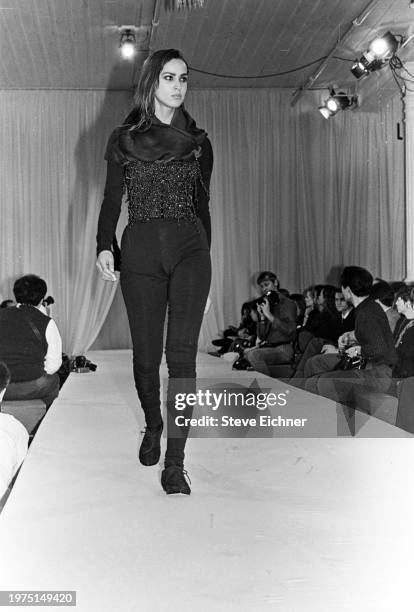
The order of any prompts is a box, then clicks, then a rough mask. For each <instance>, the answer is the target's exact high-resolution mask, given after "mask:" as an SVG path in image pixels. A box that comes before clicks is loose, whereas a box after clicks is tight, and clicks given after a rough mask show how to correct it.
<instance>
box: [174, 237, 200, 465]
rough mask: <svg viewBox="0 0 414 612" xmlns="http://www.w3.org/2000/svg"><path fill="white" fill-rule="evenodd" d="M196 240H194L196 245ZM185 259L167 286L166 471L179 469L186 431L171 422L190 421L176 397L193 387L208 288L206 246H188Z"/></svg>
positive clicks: (185, 428)
mask: <svg viewBox="0 0 414 612" xmlns="http://www.w3.org/2000/svg"><path fill="white" fill-rule="evenodd" d="M199 239H200V237H199V236H197V242H198V241H199ZM188 252H189V254H188V256H187V257H184V258H183V259H181V261H180V262H179V263H178V264H177V265H176V266H175V268H174V270H173V272H172V274H171V278H170V285H169V294H168V301H169V309H168V333H167V343H166V358H167V365H168V373H169V384H168V397H167V409H168V413H169V415H170V418H169V436H168V443H167V452H166V455H165V465H166V467H167V466H168V465H170V464H178V465H182V464H183V461H184V447H185V442H186V439H187V435H188V429H189V428H188V427H177V426H175V423H174V418H175V416H177V414H182V415H183V416H184V417H185V418H189V417H191V414H192V407H190V406H188V405H187V407H186V409H185V410H184V411H180V413H178V412H177V411H176V410H175V404H174V398H175V395H176V393H192V392H194V391H195V386H196V355H197V344H198V336H199V333H200V327H201V323H202V320H203V313H204V308H205V304H206V300H207V296H208V291H209V288H210V280H211V262H210V253H209V250H208V246H207V244H206V243H205V242H204V241H203V242H202V243H201V247H199V248H197V249H196V250H194V249H193V248H191V243H190V244H189V245H188Z"/></svg>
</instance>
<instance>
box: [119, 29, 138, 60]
mask: <svg viewBox="0 0 414 612" xmlns="http://www.w3.org/2000/svg"><path fill="white" fill-rule="evenodd" d="M120 29H121V40H120V42H119V48H120V49H121V55H122V57H123V58H124V59H132V58H133V57H135V55H136V52H137V47H136V39H135V32H134V30H133V29H132V28H125V27H124V28H120Z"/></svg>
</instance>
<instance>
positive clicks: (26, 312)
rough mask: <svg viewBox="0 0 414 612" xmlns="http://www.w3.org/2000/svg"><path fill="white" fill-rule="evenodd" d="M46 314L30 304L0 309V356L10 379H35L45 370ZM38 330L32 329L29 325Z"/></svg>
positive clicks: (16, 380)
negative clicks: (9, 374) (7, 369)
mask: <svg viewBox="0 0 414 612" xmlns="http://www.w3.org/2000/svg"><path fill="white" fill-rule="evenodd" d="M49 321H50V317H48V316H46V315H45V314H43V313H42V312H40V310H38V309H37V308H35V307H34V306H26V305H22V306H20V307H19V308H17V307H14V308H4V309H1V310H0V360H1V361H4V362H5V364H6V365H7V367H8V368H9V370H10V373H11V382H22V381H26V380H35V379H36V378H40V376H43V375H44V373H45V370H44V359H45V355H46V353H47V342H46V337H45V333H46V327H47V326H48V323H49ZM31 325H33V326H34V327H35V328H37V330H38V332H39V333H38V335H39V336H40V338H38V337H37V334H36V332H35V331H34V329H33V328H32V327H31Z"/></svg>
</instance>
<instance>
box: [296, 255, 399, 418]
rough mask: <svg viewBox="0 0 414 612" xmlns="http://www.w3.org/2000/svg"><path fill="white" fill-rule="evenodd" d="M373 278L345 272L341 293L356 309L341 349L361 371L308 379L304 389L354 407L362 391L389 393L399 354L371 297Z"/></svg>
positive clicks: (354, 270)
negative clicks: (357, 361)
mask: <svg viewBox="0 0 414 612" xmlns="http://www.w3.org/2000/svg"><path fill="white" fill-rule="evenodd" d="M372 281H373V278H372V275H371V274H370V273H369V272H368V271H367V270H365V269H364V268H360V267H358V266H348V267H346V268H344V270H343V272H342V275H341V287H342V293H343V296H344V297H345V299H346V300H348V301H350V302H352V304H353V306H354V308H355V330H354V331H348V332H345V333H344V334H342V336H340V337H339V339H338V347H339V349H342V350H343V351H345V353H346V355H348V356H349V357H358V356H359V357H362V358H363V359H364V361H365V364H366V365H365V367H364V368H361V369H350V370H335V371H333V372H326V373H323V374H320V375H319V376H313V377H311V378H309V379H308V380H307V381H306V383H305V389H307V390H308V391H312V392H313V393H317V394H319V395H323V396H324V397H328V398H331V399H333V400H335V401H337V402H339V403H340V404H344V405H346V406H350V407H355V397H356V394H357V393H358V392H361V391H379V392H386V391H387V390H388V389H389V387H390V384H391V373H392V368H393V367H394V365H395V363H396V362H397V354H396V350H395V347H394V341H393V337H392V334H391V329H390V326H389V324H388V319H387V317H386V315H385V313H384V310H383V309H382V308H381V306H379V304H377V303H376V302H375V301H374V300H373V299H372V298H371V297H370V293H371V289H372Z"/></svg>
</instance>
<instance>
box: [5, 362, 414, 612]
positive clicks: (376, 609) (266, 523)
mask: <svg viewBox="0 0 414 612" xmlns="http://www.w3.org/2000/svg"><path fill="white" fill-rule="evenodd" d="M88 357H89V359H91V361H93V362H95V363H97V364H98V370H97V372H95V373H89V374H72V375H71V376H70V377H69V379H68V381H67V382H66V384H65V385H64V387H63V389H62V394H61V397H60V398H59V400H58V401H56V403H55V404H54V405H53V406H52V408H51V410H50V411H49V413H48V414H47V417H46V419H45V420H44V422H43V423H42V425H41V427H40V429H39V431H38V433H37V435H36V438H35V440H34V443H33V444H32V446H31V448H30V451H29V455H28V457H27V459H26V461H25V463H24V465H23V467H22V470H21V472H20V474H19V477H18V479H17V482H16V484H15V486H14V488H13V491H12V493H11V495H10V498H9V500H8V501H7V503H6V506H5V508H4V510H3V512H2V514H1V515H0V545H1V557H0V567H1V571H0V589H2V590H6V589H7V590H36V591H40V590H55V591H56V590H75V591H76V592H77V606H76V608H74V609H76V610H78V611H79V612H130V611H131V612H132V611H134V612H136V611H141V610H143V611H150V612H158V611H160V612H167V611H168V612H187V611H188V612H196V611H202V612H204V611H205V612H210V611H212V612H215V611H218V612H221V611H223V612H232V611H236V610H237V611H240V610H241V611H243V612H244V611H247V612H249V611H257V612H266V611H270V610H272V611H277V612H308V611H309V612H310V611H312V612H313V611H315V612H345V611H346V612H390V611H393V612H394V611H395V612H405V611H407V612H409V611H411V610H412V609H413V605H414V604H413V595H412V587H411V585H412V576H413V569H414V547H413V545H414V537H413V517H414V503H413V501H414V494H413V484H412V483H413V466H414V442H413V439H412V437H410V436H408V435H407V436H403V435H402V434H401V437H396V438H393V437H388V438H387V437H383V438H366V437H363V435H368V434H369V431H370V427H372V428H373V429H372V431H374V430H375V428H379V430H381V432H382V433H381V435H387V434H388V435H392V433H393V428H391V426H389V425H386V424H381V423H380V424H379V425H378V423H379V422H377V421H376V420H375V419H369V421H368V422H367V423H366V425H365V426H364V427H365V429H364V427H363V428H362V429H361V437H357V438H339V439H335V438H319V439H315V438H283V437H279V438H274V437H268V438H244V439H237V438H221V439H220V438H218V439H215V438H209V439H190V440H189V441H188V443H187V461H186V468H187V469H188V472H189V474H190V476H191V481H192V485H191V486H192V494H191V496H190V497H187V496H178V497H177V496H166V495H165V493H164V492H163V490H162V489H161V486H160V483H159V475H160V471H161V467H160V466H154V467H143V466H141V465H140V463H139V461H138V458H137V449H138V432H139V429H140V428H141V427H142V425H143V416H142V414H141V412H140V409H139V408H138V403H137V399H136V395H135V389H134V386H133V382H132V368H131V354H130V351H102V352H95V353H89V354H88ZM164 367H165V366H164ZM198 373H199V376H200V377H206V378H209V377H212V378H213V377H219V378H228V379H229V380H231V379H233V380H235V381H241V380H242V379H243V377H244V376H246V374H247V373H245V372H232V371H231V369H230V365H229V364H227V363H225V362H223V360H219V359H217V358H214V357H210V356H208V355H204V354H199V367H198ZM248 374H249V375H250V374H251V373H248ZM267 380H268V383H269V387H271V388H272V389H276V390H277V389H279V390H280V389H287V386H286V384H283V383H281V382H279V381H276V380H273V379H267ZM298 393H299V394H301V397H302V398H303V405H304V406H308V409H309V412H310V414H313V413H315V414H316V413H317V412H318V411H319V413H320V414H322V413H323V414H327V415H328V414H330V415H333V414H335V405H334V404H333V403H332V402H330V401H328V400H324V399H320V398H315V397H314V396H308V394H306V393H305V392H299V391H298ZM367 432H368V433H367ZM395 433H396V435H399V432H398V431H396V432H395ZM163 444H164V445H165V440H164V441H163ZM38 609H42V610H43V609H45V610H46V609H50V608H46V607H39V608H38Z"/></svg>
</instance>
